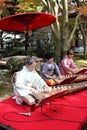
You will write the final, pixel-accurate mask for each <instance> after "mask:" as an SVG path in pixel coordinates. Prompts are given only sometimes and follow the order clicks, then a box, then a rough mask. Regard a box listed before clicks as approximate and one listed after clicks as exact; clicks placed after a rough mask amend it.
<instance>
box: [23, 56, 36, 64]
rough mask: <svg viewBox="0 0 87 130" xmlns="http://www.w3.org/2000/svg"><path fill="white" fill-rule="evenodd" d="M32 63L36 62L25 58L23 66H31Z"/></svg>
mask: <svg viewBox="0 0 87 130" xmlns="http://www.w3.org/2000/svg"><path fill="white" fill-rule="evenodd" d="M33 62H36V60H35V59H34V58H32V57H30V58H27V59H26V60H25V62H24V64H25V65H31V64H32V63H33Z"/></svg>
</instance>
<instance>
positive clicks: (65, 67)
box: [60, 49, 79, 75]
mask: <svg viewBox="0 0 87 130" xmlns="http://www.w3.org/2000/svg"><path fill="white" fill-rule="evenodd" d="M73 55H74V51H73V50H71V49H70V50H68V52H67V55H66V56H65V57H64V59H63V60H62V61H61V64H60V72H61V74H62V75H65V74H73V73H75V72H77V71H78V70H79V68H78V67H77V66H76V65H75V63H74V61H73Z"/></svg>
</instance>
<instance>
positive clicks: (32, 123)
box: [0, 90, 87, 130]
mask: <svg viewBox="0 0 87 130" xmlns="http://www.w3.org/2000/svg"><path fill="white" fill-rule="evenodd" d="M42 109H43V113H42V112H41V109H40V107H38V108H36V109H35V111H33V112H32V116H31V117H28V116H24V115H19V114H18V112H28V111H29V106H27V105H24V106H19V105H17V104H16V103H15V100H13V99H12V98H9V99H7V100H5V101H3V102H0V123H2V124H4V125H9V126H11V127H13V128H14V129H15V130H35V129H36V130H45V129H46V130H47V129H48V130H81V128H82V126H83V125H84V123H85V122H86V120H87V90H84V91H81V92H78V93H73V94H69V95H66V96H63V97H61V98H57V99H55V100H54V101H53V102H52V109H53V110H50V106H49V104H48V103H46V104H45V105H43V108H42Z"/></svg>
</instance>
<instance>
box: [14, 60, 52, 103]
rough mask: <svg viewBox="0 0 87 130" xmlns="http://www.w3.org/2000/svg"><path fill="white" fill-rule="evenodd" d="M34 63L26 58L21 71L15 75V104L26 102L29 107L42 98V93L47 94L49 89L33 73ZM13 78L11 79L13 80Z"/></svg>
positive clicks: (35, 73) (37, 75) (34, 72)
mask: <svg viewBox="0 0 87 130" xmlns="http://www.w3.org/2000/svg"><path fill="white" fill-rule="evenodd" d="M35 67H36V61H35V59H33V58H28V59H26V61H25V65H24V66H23V69H22V70H21V71H19V72H16V73H15V77H14V78H15V82H13V86H14V94H15V99H16V103H17V104H22V103H23V102H26V103H27V104H29V105H32V104H35V102H36V101H37V100H42V99H43V98H44V94H43V91H44V92H45V93H49V92H50V91H51V88H50V87H49V86H48V85H47V84H46V83H45V81H44V80H43V79H42V78H41V77H40V76H39V74H38V73H37V72H36V71H35ZM14 78H13V79H14Z"/></svg>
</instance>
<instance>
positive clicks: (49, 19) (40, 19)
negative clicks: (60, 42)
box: [0, 12, 56, 50]
mask: <svg viewBox="0 0 87 130" xmlns="http://www.w3.org/2000/svg"><path fill="white" fill-rule="evenodd" d="M55 20H56V18H55V17H54V16H53V15H51V14H48V13H42V12H24V13H18V14H15V15H11V16H8V17H5V18H3V19H1V20H0V30H4V31H26V45H25V50H26V46H27V41H28V39H27V37H28V30H34V29H39V28H42V27H44V26H48V25H50V24H52V23H53V22H55Z"/></svg>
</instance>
